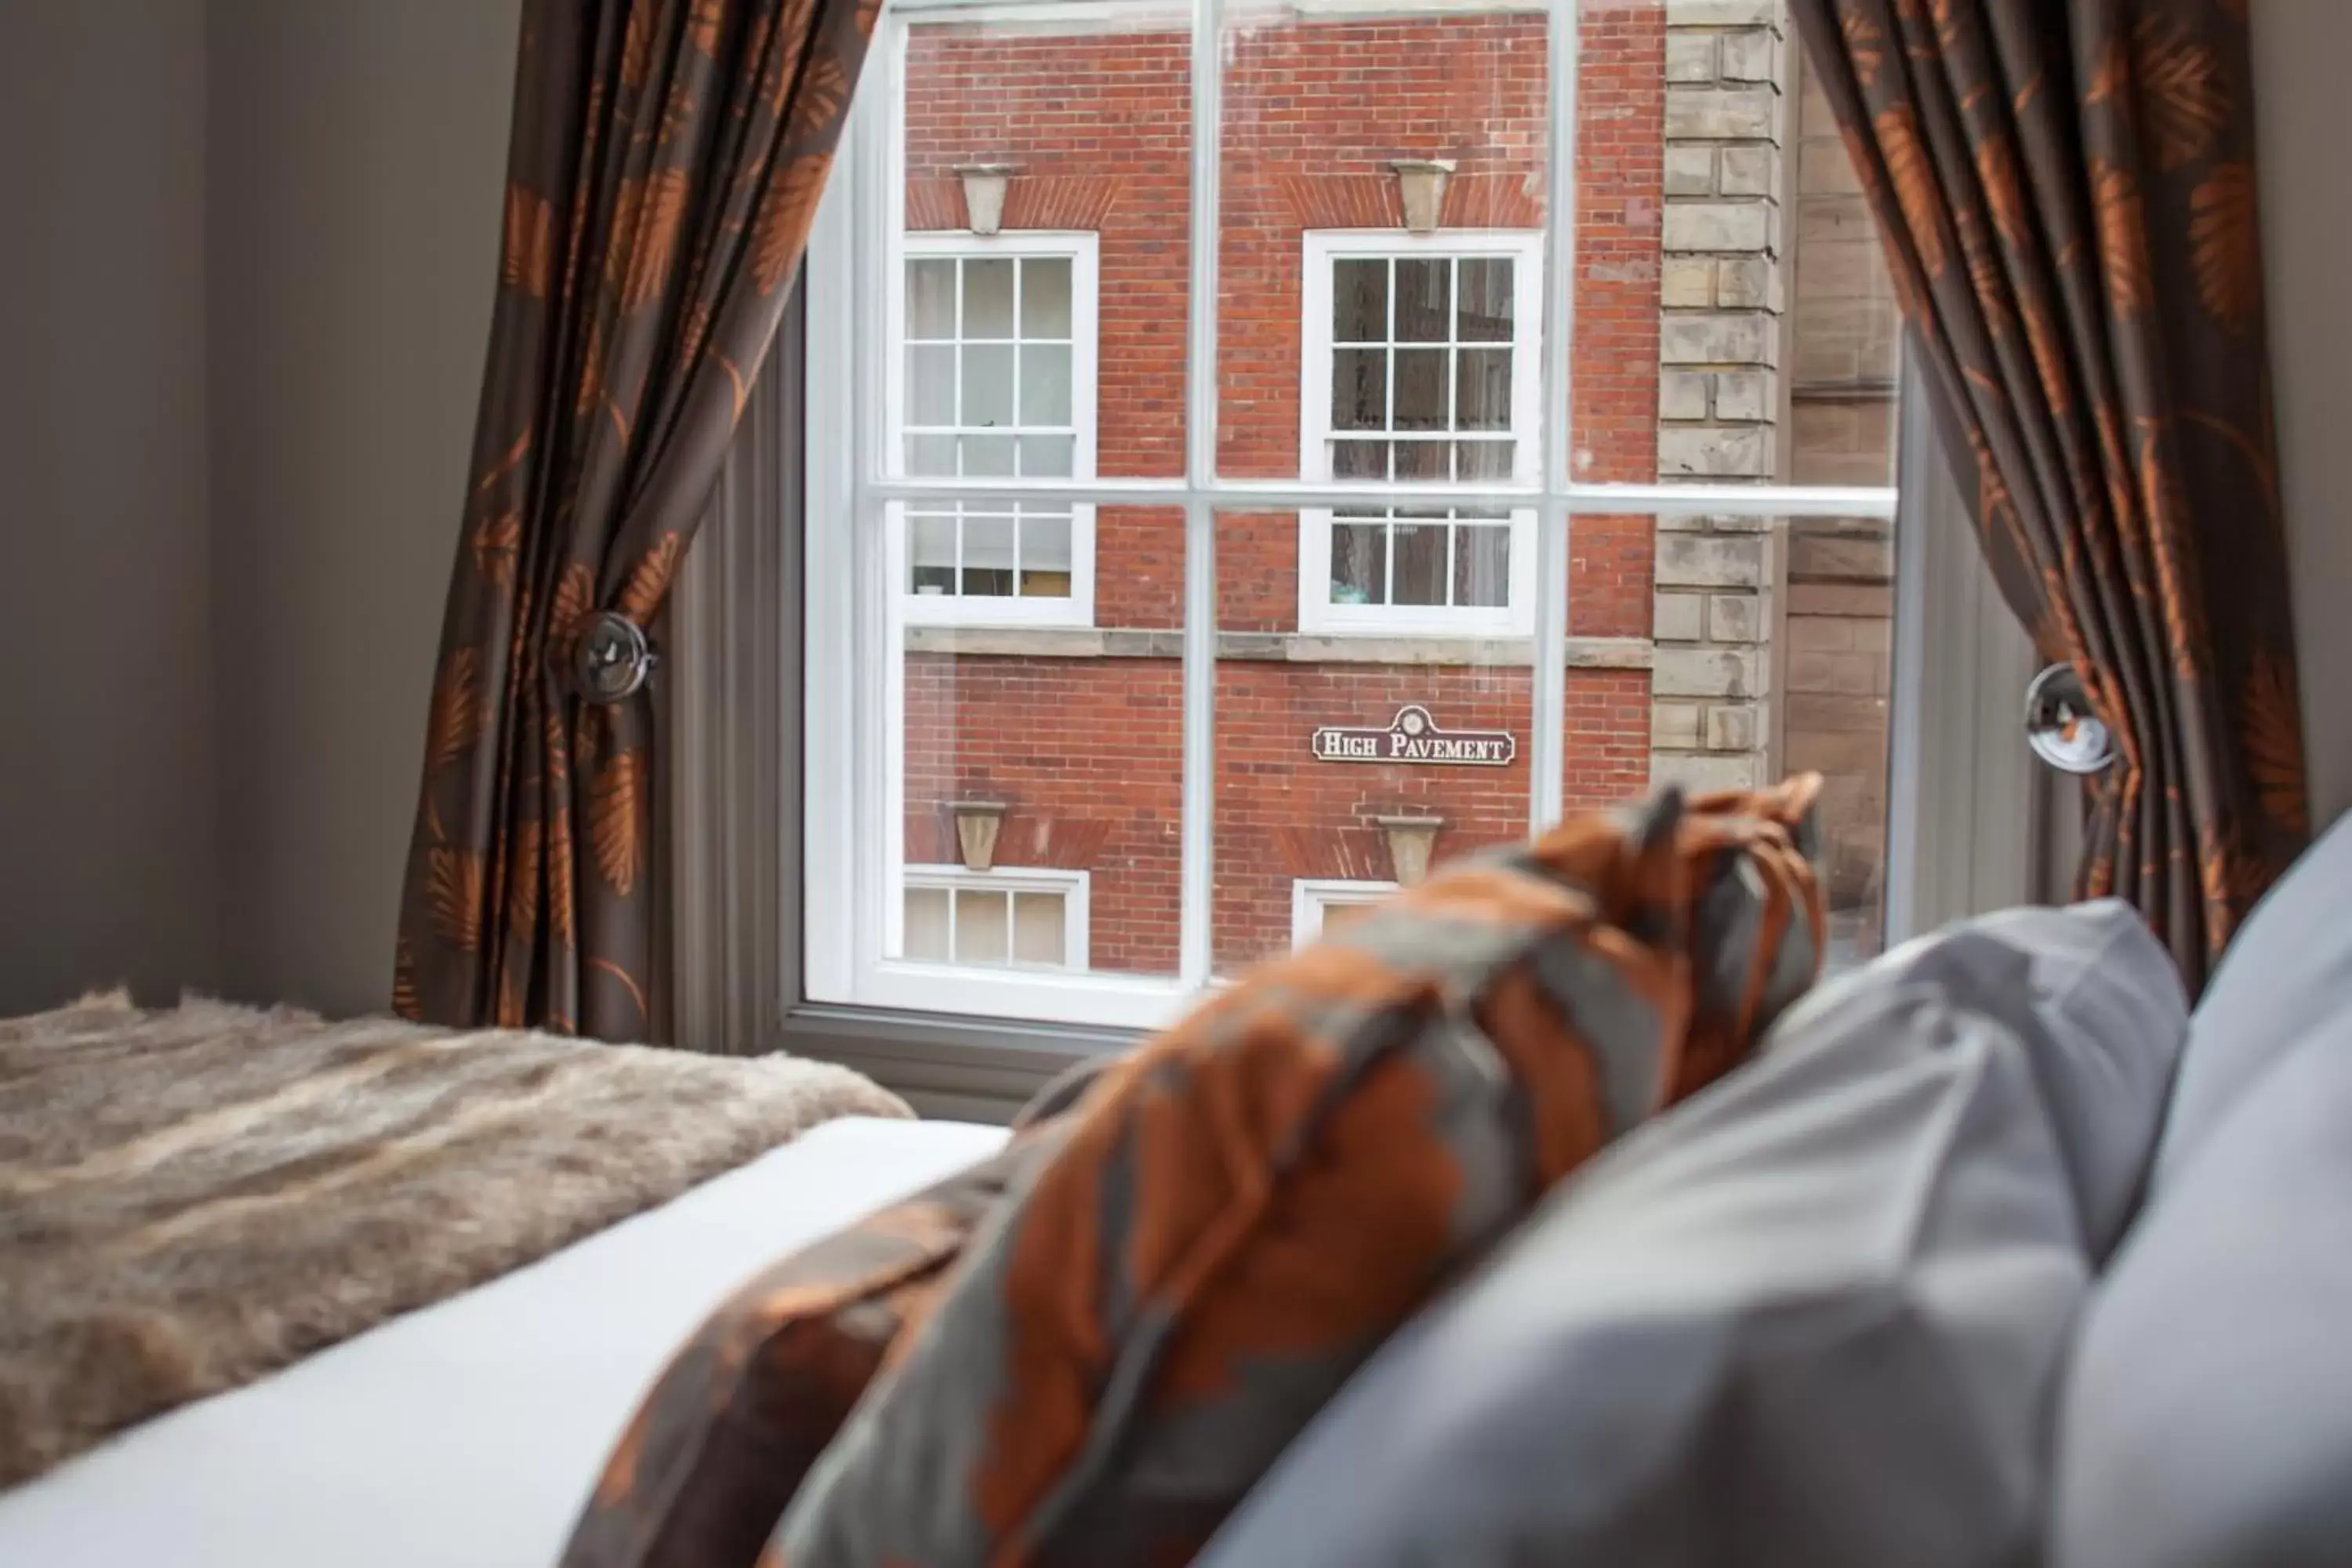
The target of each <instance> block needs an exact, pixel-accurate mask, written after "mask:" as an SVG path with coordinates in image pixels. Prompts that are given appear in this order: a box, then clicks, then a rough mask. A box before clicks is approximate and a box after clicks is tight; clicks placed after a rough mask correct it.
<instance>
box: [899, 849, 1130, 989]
mask: <svg viewBox="0 0 2352 1568" xmlns="http://www.w3.org/2000/svg"><path fill="white" fill-rule="evenodd" d="M903 886H904V889H905V915H904V932H905V935H904V937H903V952H902V954H901V956H902V957H904V958H905V959H906V961H907V962H908V963H929V964H940V965H950V966H962V967H976V968H988V969H1045V970H1077V971H1082V970H1084V969H1085V968H1086V966H1087V935H1088V933H1087V877H1086V874H1085V873H1083V872H1067V873H1055V872H1054V871H1051V870H1043V869H1037V870H1024V871H995V870H992V871H970V870H966V869H964V868H961V867H955V866H909V867H908V868H907V871H906V875H905V877H904V879H903Z"/></svg>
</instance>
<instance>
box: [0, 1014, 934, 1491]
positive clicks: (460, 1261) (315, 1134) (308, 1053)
mask: <svg viewBox="0 0 2352 1568" xmlns="http://www.w3.org/2000/svg"><path fill="white" fill-rule="evenodd" d="M907 1114H908V1110H907V1108H906V1106H905V1105H904V1104H903V1103H902V1102H900V1101H899V1100H897V1099H895V1098H894V1097H892V1096H891V1095H889V1094H887V1093H886V1092H885V1091H883V1090H882V1089H878V1088H877V1087H876V1086H875V1085H874V1084H872V1083H870V1082H868V1081H867V1080H866V1079H863V1078H861V1077H859V1076H858V1075H857V1074H856V1073H854V1072H851V1071H849V1070H848V1069H846V1068H838V1067H832V1066H827V1065H824V1064H822V1063H817V1062H810V1061H803V1060H799V1059H797V1058H788V1057H782V1056H773V1057H765V1058H753V1059H743V1058H720V1057H709V1056H698V1055H692V1054H689V1053H687V1052H682V1051H668V1050H658V1049H653V1048H650V1047H635V1046H602V1045H593V1044H585V1043H583V1042H581V1041H577V1040H569V1039H559V1038H556V1037H552V1036H546V1035H535V1034H519V1033H512V1032H487V1033H478V1034H447V1033H443V1032H439V1031H436V1030H432V1029H425V1028H420V1027H417V1026H413V1025H408V1024H401V1023H394V1022H390V1021H385V1020H368V1021H365V1022H360V1023H350V1024H330V1023H326V1022H324V1021H322V1020H320V1019H319V1018H316V1017H313V1016H310V1015H309V1014H306V1013H299V1012H293V1011H284V1010H281V1011H276V1012H257V1011H253V1010H249V1009H247V1008H241V1007H232V1006H227V1005H222V1004H218V1003H212V1002H199V1001H191V1002H188V1003H186V1004H184V1005H182V1006H180V1007H177V1008H174V1009H172V1010H169V1011H152V1012H150V1011H141V1010H139V1009H136V1008H134V1007H132V1006H131V1004H130V1003H129V1001H128V1000H127V999H125V998H123V997H121V996H119V995H118V996H105V997H92V998H86V999H84V1000H83V1001H81V1002H79V1003H78V1004H76V1005H73V1006H70V1007H68V1008H64V1009H62V1010H60V1011H57V1012H52V1013H45V1014H39V1015H37V1016H32V1017H27V1018H19V1019H15V1020H9V1021H0V1487H5V1486H8V1485H10V1484H13V1483H15V1482H17V1481H21V1480H24V1479H26V1478H28V1477H30V1476H33V1475H36V1474H37V1473H39V1472H40V1471H42V1470H44V1469H47V1468H49V1467H51V1466H53V1465H56V1464H57V1463H58V1462H59V1461H60V1460H63V1459H66V1458H70V1457H71V1456H72V1455H74V1454H76V1453H79V1452H80V1451H81V1450H83V1449H85V1448H88V1447H90V1446H91V1445H93V1444H95V1443H97V1442H99V1441H100V1439H102V1438H104V1437H105V1436H108V1435H109V1434H110V1433H112V1432H115V1431H118V1430H120V1429H121V1428H123V1427H125V1426H130V1425H131V1424H132V1423H134V1422H138V1421H142V1420H144V1419H146V1418H147V1417H149V1416H152V1415H158V1414H161V1413H162V1412H163V1411H166V1410H169V1409H171V1408H172V1407H173V1406H174V1405H180V1404H183V1403H184V1402H186V1401H188V1400H192V1399H195V1398H198V1397H200V1396H202V1395H205V1394H216V1393H220V1392H222V1391H224V1390H226V1389H231V1388H236V1387H237V1386H239V1385H240V1384H246V1383H248V1382H251V1381H252V1380H253V1379H255V1378H257V1377H258V1376H260V1375H261V1374H263V1373H267V1372H269V1371H271V1370H273V1369H275V1368H278V1367H281V1366H285V1365H287V1364H289V1363H291V1362H294V1361H296V1360H299V1358H300V1357H302V1356H303V1355H305V1354H307V1353H309V1352H311V1351H315V1350H319V1349H320V1348H322V1347H324V1346H327V1345H331V1344H334V1343H335V1342H338V1341H341V1340H344V1339H348V1338H350V1337H351V1336H352V1335H353V1334H356V1333H359V1332H361V1331H363V1330H365V1329H368V1328H370V1327H373V1325H375V1324H378V1323H381V1322H383V1321H386V1320H387V1319H390V1318H393V1317H394V1316H397V1315H398V1314H400V1313H403V1312H406V1311H411V1310H415V1309H416V1308H419V1307H423V1306H426V1305H429V1304H430V1303H432V1302H435V1301H438V1300H443V1299H444V1298H446V1297H448V1296H453V1295H455V1294H457V1292H459V1291H462V1290H465V1289H468V1288H469V1287H471V1286H474V1285H478V1284H480V1283H482V1282H483V1281H485V1280H488V1279H493V1278H495V1277H497V1276H499V1275H500V1274H503V1273H506V1272H508V1271H509V1270H510V1269H513V1268H519V1267H520V1266H522V1265H523V1264H526V1263H529V1262H530V1261H532V1260H533V1259H535V1258H541V1257H544V1256H545V1255H547V1254H548V1253H551V1252H553V1251H554V1250H556V1249H557V1248H559V1247H563V1246H565V1245H567V1244H568V1243H570V1242H572V1241H575V1240H577V1239H579V1238H580V1237H583V1236H586V1235H588V1234H589V1233H591V1232H592V1231H595V1230H598V1229H601V1228H603V1227H604V1226H609V1225H612V1224H614V1222H615V1221H618V1220H621V1219H624V1218H625V1217H627V1216H628V1215H633V1214H636V1213H638V1212H639V1211H641V1210H644V1209H647V1208H651V1207H653V1206H655V1205H659V1204H662V1203H666V1202H667V1201H668V1200H669V1199H671V1198H673V1197H676V1196H677V1195H678V1194H681V1193H683V1192H685V1191H686V1190H688V1188H690V1187H692V1186H694V1185H696V1184H698V1183H700V1182H703V1181H706V1180H708V1179H709V1178H710V1177H713V1176H716V1175H718V1174H719V1173H723V1172H725V1171H728V1170H730V1169H732V1168H734V1167H735V1166H737V1165H740V1164H742V1163H746V1162H748V1161H750V1160H751V1159H752V1158H754V1157H755V1156H757V1155H759V1154H761V1153H762V1152H766V1151H767V1150H769V1149H771V1148H773V1147H775V1146H776V1145H778V1144H781V1143H784V1142H790V1141H791V1140H792V1139H793V1137H794V1136H796V1135H797V1134H798V1133H800V1132H801V1131H803V1129H805V1128H809V1127H813V1126H814V1125H816V1124H817V1123H819V1122H822V1121H830V1120H832V1119H833V1118H835V1117H838V1116H852V1115H866V1116H905V1115H907Z"/></svg>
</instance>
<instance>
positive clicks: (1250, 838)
mask: <svg viewBox="0 0 2352 1568" xmlns="http://www.w3.org/2000/svg"><path fill="white" fill-rule="evenodd" d="M1308 517H1309V521H1312V522H1314V523H1315V524H1316V525H1317V526H1318V527H1319V528H1321V529H1322V530H1324V531H1326V532H1327V533H1328V535H1329V536H1330V541H1331V542H1330V557H1331V566H1330V570H1329V572H1328V578H1329V579H1330V580H1331V581H1332V582H1334V583H1335V584H1354V585H1357V586H1359V587H1360V586H1362V585H1364V584H1367V583H1368V582H1376V581H1378V580H1379V576H1380V573H1381V566H1380V565H1378V564H1376V563H1379V562H1380V560H1381V542H1382V539H1383V534H1384V531H1385V530H1384V527H1383V525H1382V524H1381V523H1379V522H1376V521H1370V520H1368V519H1355V520H1351V519H1347V518H1340V519H1336V520H1331V519H1327V518H1325V517H1323V516H1322V515H1321V514H1317V513H1309V514H1308ZM1396 527H1397V532H1398V539H1399V542H1398V545H1397V549H1398V552H1399V562H1398V580H1399V586H1400V594H1399V597H1400V598H1402V586H1403V584H1404V580H1405V578H1406V577H1407V576H1408V575H1409V573H1408V571H1407V568H1406V566H1405V562H1404V556H1405V554H1406V552H1407V551H1408V550H1409V549H1411V548H1414V547H1413V546H1409V545H1408V544H1407V543H1406V541H1407V540H1412V539H1419V540H1421V541H1423V542H1428V541H1434V542H1436V546H1437V550H1438V552H1439V558H1440V560H1441V563H1442V560H1443V551H1444V536H1445V535H1446V534H1447V533H1448V532H1450V531H1453V525H1452V524H1450V523H1449V522H1448V521H1445V520H1443V519H1433V518H1431V519H1407V520H1404V521H1400V522H1399V523H1398V524H1397V525H1396ZM1294 542H1297V516H1296V515H1295V514H1292V513H1287V512H1269V513H1258V512H1247V513H1244V512H1224V513H1221V514H1220V515H1219V517H1218V520H1217V549H1216V557H1217V606H1218V611H1217V613H1218V626H1219V632H1220V636H1219V637H1218V658H1217V678H1216V686H1215V691H1216V707H1215V711H1214V730H1215V746H1216V759H1217V765H1216V770H1215V772H1216V783H1215V789H1216V795H1215V813H1216V837H1215V846H1216V858H1215V865H1214V868H1213V877H1212V887H1211V899H1212V905H1211V916H1212V926H1213V950H1214V963H1215V967H1216V969H1217V970H1218V972H1220V973H1233V972H1234V971H1236V970H1238V969H1240V968H1242V967H1244V966H1245V965H1247V964H1249V963H1254V962H1255V961H1257V960H1259V959H1263V958H1266V957H1270V956H1273V955H1275V954H1277V953H1281V952H1288V951H1289V950H1290V948H1291V945H1292V933H1293V930H1294V924H1293V921H1294V908H1295V906H1294V896H1295V894H1296V892H1297V889H1296V887H1295V884H1296V882H1297V881H1298V880H1299V879H1310V880H1316V881H1373V882H1386V881H1391V880H1394V879H1396V877H1397V874H1398V871H1399V869H1400V861H1399V857H1400V855H1402V858H1403V860H1402V869H1404V870H1406V871H1407V872H1410V871H1412V869H1414V861H1415V858H1416V856H1417V853H1418V849H1419V847H1420V846H1421V845H1422V844H1423V843H1424V842H1425V843H1426V844H1427V846H1428V847H1429V850H1430V853H1429V857H1428V858H1429V860H1430V861H1431V862H1432V863H1433V864H1438V865H1443V864H1444V863H1445V862H1446V861H1448V860H1451V859H1453V858H1454V857H1456V856H1459V855H1463V854H1467V853H1471V852H1473V851H1475V850H1478V849H1482V848H1486V847H1492V846H1496V845H1499V844H1504V843H1513V842H1517V841H1520V840H1522V839H1524V838H1525V837H1526V836H1527V831H1528V747H1529V744H1530V742H1531V737H1532V733H1533V731H1532V728H1531V725H1530V722H1529V720H1530V704H1531V702H1532V700H1533V684H1532V678H1533V674H1534V671H1533V668H1532V667H1531V665H1530V663H1529V661H1528V652H1527V650H1526V648H1525V647H1524V645H1514V644H1513V643H1512V642H1511V641H1510V639H1508V638H1504V637H1494V638H1474V637H1458V638H1455V637H1425V638H1415V637H1387V638H1381V639H1378V640H1361V641H1359V640H1355V639H1349V638H1347V637H1307V638H1297V637H1293V636H1292V635H1290V634H1292V633H1293V632H1294V631H1295V630H1296V628H1297V626H1298V614H1299V606H1298V604H1297V588H1296V584H1295V582H1294V580H1293V579H1292V578H1291V577H1290V576H1289V575H1288V574H1286V573H1285V572H1281V571H1278V570H1276V569H1275V568H1274V566H1273V564H1272V563H1275V562H1276V561H1278V560H1281V559H1283V558H1284V557H1286V556H1287V555H1288V553H1289V547H1290V546H1291V545H1292V544H1293V543H1294ZM1307 553H1308V554H1310V555H1314V554H1315V553H1316V552H1314V551H1312V550H1310V551H1308V552H1307ZM1316 564H1318V565H1319V561H1318V562H1316ZM1436 586H1437V589H1438V593H1437V594H1436V595H1423V596H1424V597H1425V598H1426V597H1441V598H1442V597H1443V595H1444V586H1445V580H1444V576H1443V575H1442V574H1441V575H1440V576H1439V577H1438V579H1437V584H1436ZM1368 596H1369V595H1368ZM1344 607H1345V608H1348V609H1349V610H1351V611H1352V613H1354V614H1357V615H1366V616H1383V615H1387V616H1394V615H1397V614H1417V615H1420V616H1430V615H1433V614H1443V613H1450V612H1446V611H1443V610H1438V609H1433V608H1430V607H1422V608H1419V609H1414V610H1407V609H1405V608H1404V607H1402V606H1392V605H1381V604H1379V603H1370V604H1361V605H1350V606H1344ZM1302 642H1304V643H1306V644H1307V647H1301V646H1299V645H1300V643H1302ZM1636 673H1641V674H1646V672H1645V671H1644V672H1636ZM1628 706H1629V707H1630V708H1632V709H1633V712H1634V715H1635V717H1634V719H1633V722H1634V723H1635V724H1636V725H1638V724H1639V722H1640V717H1639V715H1640V708H1639V706H1638V704H1628ZM1318 731H1321V732H1322V734H1321V737H1320V738H1319V739H1318ZM1095 886H1096V888H1097V890H1099V889H1101V887H1102V883H1101V882H1100V880H1099V879H1097V882H1096V884H1095ZM1332 912H1333V911H1332V910H1330V909H1328V908H1327V909H1326V910H1325V911H1324V914H1325V919H1326V922H1327V929H1328V927H1329V926H1330V925H1331V924H1336V923H1342V922H1344V921H1345V920H1346V918H1347V917H1346V916H1345V915H1342V916H1340V919H1339V921H1331V919H1330V917H1331V914H1332ZM1097 919H1099V916H1098V917H1097Z"/></svg>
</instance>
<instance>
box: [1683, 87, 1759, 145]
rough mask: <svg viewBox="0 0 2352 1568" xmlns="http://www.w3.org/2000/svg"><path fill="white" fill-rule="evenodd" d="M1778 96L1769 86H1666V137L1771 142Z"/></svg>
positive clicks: (1690, 140)
mask: <svg viewBox="0 0 2352 1568" xmlns="http://www.w3.org/2000/svg"><path fill="white" fill-rule="evenodd" d="M1779 110H1780V94H1779V93H1777V92H1775V91H1773V90H1772V89H1770V88H1769V87H1681V86H1675V87H1669V88H1667V89H1666V137H1667V139H1668V140H1669V141H1675V142H1762V141H1768V140H1769V139H1770V137H1771V135H1772V132H1773V126H1774V124H1775V121H1776V120H1777V119H1778V115H1779Z"/></svg>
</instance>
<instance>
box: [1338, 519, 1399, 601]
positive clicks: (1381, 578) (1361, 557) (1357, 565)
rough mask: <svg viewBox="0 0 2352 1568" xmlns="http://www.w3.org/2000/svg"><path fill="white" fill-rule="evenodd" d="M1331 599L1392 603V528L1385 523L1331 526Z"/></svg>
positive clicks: (1346, 523)
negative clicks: (1390, 564) (1390, 585)
mask: <svg viewBox="0 0 2352 1568" xmlns="http://www.w3.org/2000/svg"><path fill="white" fill-rule="evenodd" d="M1331 602H1332V603H1333V604H1335V605H1385V604H1387V603H1388V602H1389V530H1388V524H1386V523H1385V522H1335V523H1333V524H1332V525H1331Z"/></svg>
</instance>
